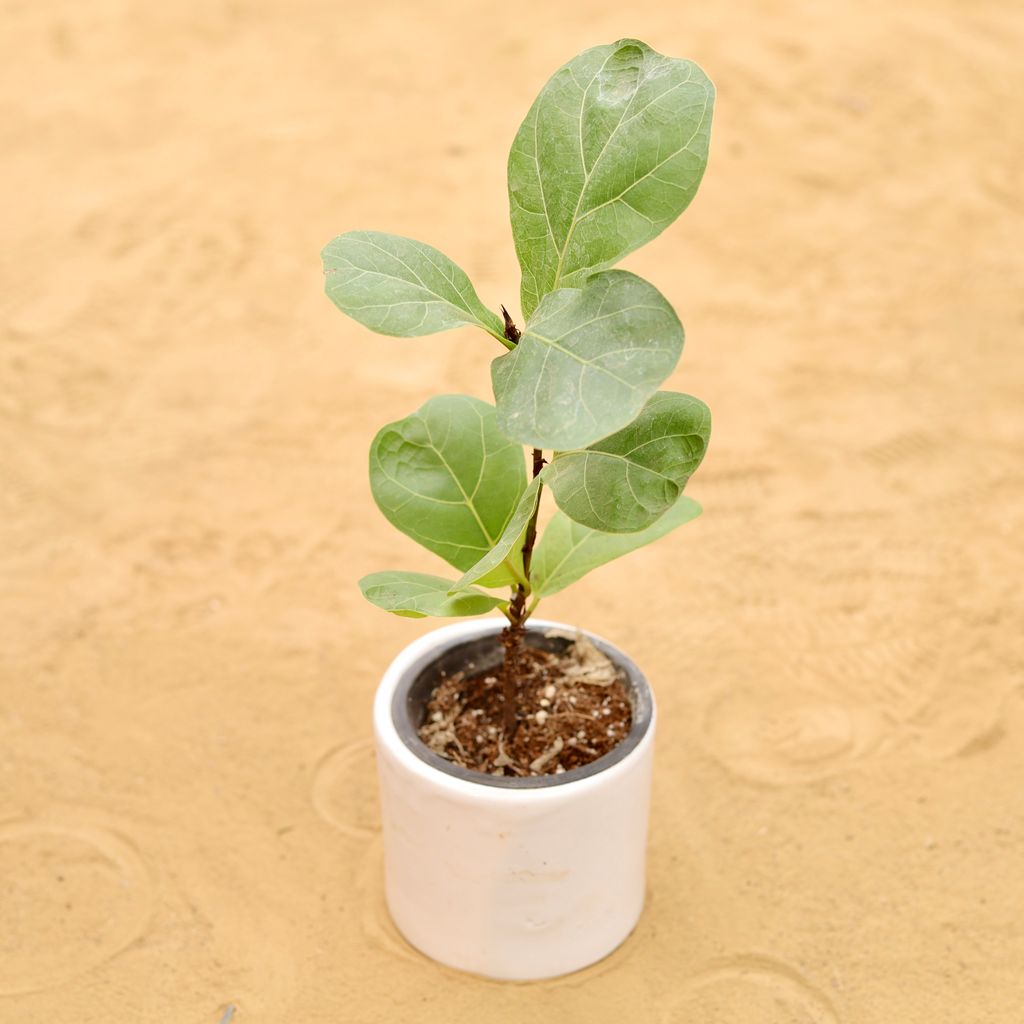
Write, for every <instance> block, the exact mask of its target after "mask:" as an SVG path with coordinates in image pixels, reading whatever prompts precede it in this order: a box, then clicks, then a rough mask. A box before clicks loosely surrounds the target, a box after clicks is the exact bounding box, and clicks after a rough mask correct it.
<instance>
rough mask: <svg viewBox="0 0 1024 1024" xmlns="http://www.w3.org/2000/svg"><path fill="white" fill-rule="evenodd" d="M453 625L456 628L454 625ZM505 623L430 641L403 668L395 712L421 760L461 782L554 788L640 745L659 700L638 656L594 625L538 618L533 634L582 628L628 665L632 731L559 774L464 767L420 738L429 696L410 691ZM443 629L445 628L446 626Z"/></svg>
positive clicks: (401, 733)
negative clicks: (418, 711) (420, 715)
mask: <svg viewBox="0 0 1024 1024" xmlns="http://www.w3.org/2000/svg"><path fill="white" fill-rule="evenodd" d="M448 628H449V629H451V627H448ZM502 628H503V626H502V623H501V622H497V621H495V622H481V623H479V624H478V629H477V630H474V631H473V632H471V633H470V632H467V633H465V634H464V635H463V636H461V637H452V638H451V639H445V640H443V641H441V642H440V644H438V645H434V646H431V647H429V648H428V649H426V650H424V651H423V653H422V654H421V655H420V656H418V657H417V658H415V659H414V660H413V661H411V662H410V663H409V664H407V665H406V666H405V667H404V668H403V671H402V673H401V677H400V679H399V680H398V682H397V684H396V685H395V688H394V691H393V693H392V696H391V702H390V704H391V706H390V717H391V723H392V726H393V728H394V730H395V732H396V734H397V736H398V738H399V740H400V741H401V742H402V743H403V744H404V746H405V747H406V749H407V750H409V751H410V752H411V753H412V754H414V755H415V756H416V757H417V759H418V760H420V761H422V762H423V763H424V764H426V765H428V766H430V767H431V768H434V769H436V770H437V771H440V772H443V773H444V774H445V775H449V776H451V777H453V778H455V779H458V780H459V781H460V782H468V783H471V784H473V785H477V786H488V787H491V788H493V789H504V790H528V789H534V790H536V789H551V788H553V787H555V786H565V785H569V784H571V783H573V782H580V781H582V780H584V779H588V778H593V777H594V776H596V775H600V774H601V773H603V772H605V771H607V770H608V769H610V768H612V767H614V766H615V765H617V764H619V763H620V762H622V761H624V760H625V759H626V757H627V756H628V755H629V754H630V753H632V752H633V751H634V750H635V749H636V748H637V747H638V746H639V745H640V743H641V741H642V740H643V739H644V737H645V736H646V735H647V733H648V731H649V730H650V728H651V724H652V722H653V719H654V702H653V699H652V695H651V689H650V686H649V684H648V682H647V679H646V678H645V676H644V674H643V673H642V672H641V671H640V669H639V668H638V667H637V665H636V664H635V663H634V662H633V660H632V659H631V658H629V657H628V656H627V655H625V654H624V653H623V652H622V651H620V650H619V649H618V648H617V647H615V646H614V645H613V644H611V643H609V642H608V641H607V640H605V639H603V638H602V637H599V636H597V635H596V634H594V633H591V632H590V631H589V630H585V629H579V628H578V627H571V626H565V625H563V624H562V623H558V622H547V621H534V622H529V623H527V626H526V634H527V637H529V636H533V637H535V638H540V639H546V636H545V634H546V633H547V632H548V631H550V630H560V631H567V632H575V633H581V634H583V635H584V636H585V637H587V639H589V640H590V641H591V643H593V644H594V646H595V647H597V649H598V650H599V651H601V652H602V653H603V654H605V655H606V656H607V657H608V658H610V659H611V661H612V662H613V663H614V664H615V665H616V666H617V667H618V668H619V669H621V670H622V672H623V673H624V675H625V685H626V689H627V691H628V693H629V698H630V704H631V707H632V724H631V726H630V730H629V732H628V733H627V734H626V736H625V737H624V738H623V739H622V741H621V742H620V743H619V744H618V745H617V746H616V747H615V748H614V749H612V750H610V751H609V752H608V753H607V754H604V755H603V756H601V757H599V758H597V759H596V760H594V761H591V762H590V763H589V764H585V765H581V766H580V767H578V768H571V769H569V770H568V771H566V772H562V773H561V774H558V775H554V774H549V775H527V776H497V775H488V774H487V773H486V772H478V771H473V770H471V769H468V768H463V767H461V766H460V765H457V764H455V763H454V762H452V761H449V760H448V759H447V758H445V757H442V756H441V755H440V754H437V753H435V752H434V751H433V750H431V749H430V748H429V747H428V746H427V745H426V744H425V743H424V742H423V741H422V740H421V739H420V738H419V735H418V732H417V728H418V727H417V725H416V724H415V723H414V719H413V709H414V707H419V708H422V706H423V704H424V703H425V699H417V698H416V697H414V696H412V695H411V694H410V691H412V690H413V687H414V686H415V685H416V684H417V683H418V682H420V681H421V680H422V679H423V678H424V677H425V674H426V673H427V672H428V671H429V669H430V668H431V667H432V666H433V665H434V664H435V663H436V662H438V661H439V660H441V658H442V657H444V656H445V655H446V654H447V653H449V652H451V651H453V650H458V649H459V648H461V647H468V646H472V645H475V644H479V643H480V641H482V640H483V641H486V640H488V639H490V638H491V637H492V636H495V635H496V634H497V633H499V632H500V631H501V629H502ZM439 632H443V630H441V631H439ZM428 636H430V634H428ZM424 639H426V638H424ZM434 685H436V683H435V684H434ZM432 689H433V686H430V687H429V688H427V690H426V693H427V694H429V693H430V691H431V690H432Z"/></svg>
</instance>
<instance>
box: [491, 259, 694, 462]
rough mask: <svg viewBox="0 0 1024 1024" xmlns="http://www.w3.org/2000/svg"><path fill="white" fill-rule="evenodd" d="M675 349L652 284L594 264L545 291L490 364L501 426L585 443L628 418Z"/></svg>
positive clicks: (561, 443) (547, 440)
mask: <svg viewBox="0 0 1024 1024" xmlns="http://www.w3.org/2000/svg"><path fill="white" fill-rule="evenodd" d="M682 349H683V328H682V325H681V324H680V323H679V320H678V318H677V317H676V314H675V312H674V311H673V309H672V307H671V306H670V305H669V304H668V302H667V301H666V300H665V298H664V296H662V294H661V293H660V292H659V291H658V289H657V288H655V287H654V285H652V284H649V283H648V282H647V281H645V280H644V279H643V278H640V277H637V276H636V275H635V274H629V273H627V272H626V271H624V270H606V271H604V272H602V273H600V274H594V275H593V276H592V277H590V278H589V279H588V280H587V281H586V283H585V284H584V285H583V287H582V288H564V289H561V290H559V291H557V292H554V293H552V294H551V295H547V296H545V298H544V301H543V302H542V303H541V304H540V306H539V307H538V309H537V312H536V313H535V314H534V316H533V318H532V319H531V320H530V321H529V323H528V324H527V325H526V329H525V330H524V331H523V334H522V337H521V338H520V339H519V344H518V345H516V347H515V348H514V349H513V350H512V351H511V352H508V353H507V354H506V355H503V356H501V357H499V358H498V359H495V360H494V362H493V363H492V364H491V380H492V383H493V385H494V396H495V399H496V401H497V408H498V426H499V428H500V429H501V430H502V432H503V433H504V434H505V435H506V436H508V437H511V438H514V439H515V440H516V441H521V442H522V443H523V444H528V445H532V446H533V447H535V448H553V449H564V448H583V447H585V446H586V445H588V444H590V443H591V442H593V441H596V440H597V439H598V438H601V437H605V436H607V435H608V434H610V433H612V432H613V431H615V430H618V429H619V428H620V427H623V426H625V425H626V424H627V423H629V422H631V421H632V420H633V418H634V417H635V416H636V415H637V413H638V412H639V411H640V410H641V408H643V405H644V403H645V402H646V401H647V399H649V398H650V397H651V395H653V394H654V392H655V391H656V390H657V387H658V385H659V384H661V382H662V381H663V380H664V379H665V378H666V377H667V376H668V375H669V374H670V373H671V372H672V369H673V367H674V366H675V365H676V363H677V362H678V360H679V354H680V353H681V352H682Z"/></svg>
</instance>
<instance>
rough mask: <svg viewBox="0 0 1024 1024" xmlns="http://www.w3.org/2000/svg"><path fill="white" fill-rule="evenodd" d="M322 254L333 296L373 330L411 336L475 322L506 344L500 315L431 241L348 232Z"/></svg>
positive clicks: (343, 308)
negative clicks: (485, 302)
mask: <svg viewBox="0 0 1024 1024" xmlns="http://www.w3.org/2000/svg"><path fill="white" fill-rule="evenodd" d="M321 255H322V257H323V263H324V275H325V277H326V282H325V288H326V291H327V295H328V297H329V298H330V299H331V301H332V302H333V303H334V304H335V305H336V306H337V307H338V308H339V309H340V310H341V311H342V312H343V313H347V314H348V315H349V316H350V317H352V318H353V319H355V320H358V321H359V322H360V323H361V324H365V325H366V326H367V327H369V328H370V329H371V330H373V331H377V332H378V333H380V334H391V335H395V336H397V337H400V338H412V337H417V336H419V335H422V334H434V333H435V332H436V331H444V330H447V329H448V328H450V327H461V326H462V325H463V324H476V325H477V326H478V327H482V328H483V329H484V330H485V331H487V332H488V333H489V334H492V335H494V337H496V338H497V339H498V340H499V341H502V343H503V344H504V343H505V342H504V328H503V325H502V322H501V320H500V319H499V318H498V316H497V314H495V313H492V312H491V311H490V310H489V309H487V307H486V306H484V304H483V303H482V302H481V301H480V299H479V298H477V294H476V292H475V291H473V285H472V284H470V281H469V278H468V277H467V276H466V275H465V273H464V272H463V271H462V270H460V269H459V268H458V267H457V266H456V265H455V264H454V263H452V261H451V260H450V259H448V257H447V256H445V255H444V253H442V252H439V251H438V250H437V249H435V248H434V247H433V246H431V245H426V244H425V243H423V242H416V241H414V240H413V239H411V238H403V237H402V236H401V235H386V234H383V233H382V232H380V231H349V232H347V233H346V234H344V235H339V236H338V237H337V238H335V239H334V241H332V242H329V243H328V244H327V245H326V246H325V247H324V251H323V253H322V254H321Z"/></svg>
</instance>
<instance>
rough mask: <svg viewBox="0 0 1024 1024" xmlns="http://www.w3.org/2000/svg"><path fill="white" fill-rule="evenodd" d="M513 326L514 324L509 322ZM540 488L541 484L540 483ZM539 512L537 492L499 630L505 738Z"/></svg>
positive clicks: (539, 462) (540, 462)
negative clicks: (521, 579) (518, 577)
mask: <svg viewBox="0 0 1024 1024" xmlns="http://www.w3.org/2000/svg"><path fill="white" fill-rule="evenodd" d="M513 326H514V325H513ZM543 468H544V453H543V452H542V451H541V450H540V449H539V448H534V449H533V476H534V479H536V478H537V477H538V476H540V472H541V470H542V469H543ZM541 489H543V484H542V485H541ZM539 513H540V494H539V493H538V495H537V505H536V507H535V508H534V510H533V515H532V516H530V521H529V523H527V524H526V536H525V537H524V539H523V575H524V576H525V577H526V585H525V586H524V585H523V584H522V583H520V584H518V585H517V586H516V588H515V590H514V591H513V594H512V600H511V601H510V602H509V606H508V612H507V614H508V625H507V626H506V627H505V628H504V629H503V630H502V631H501V643H502V645H503V646H504V648H505V658H504V662H503V664H502V670H501V677H502V697H503V698H504V703H505V710H504V726H505V737H506V738H507V739H509V740H511V739H512V737H513V736H514V735H515V731H516V725H517V724H518V723H517V719H516V707H517V705H518V703H519V679H520V677H521V676H522V669H523V664H522V663H523V648H524V644H523V637H524V635H525V632H526V630H525V626H526V620H527V619H528V618H529V617H530V613H531V612H532V611H533V609H534V608H535V607H536V605H537V602H536V601H533V602H531V604H530V606H529V607H527V605H526V599H527V597H528V596H529V594H530V562H531V561H532V560H533V546H534V544H535V543H536V541H537V516H538V514H539Z"/></svg>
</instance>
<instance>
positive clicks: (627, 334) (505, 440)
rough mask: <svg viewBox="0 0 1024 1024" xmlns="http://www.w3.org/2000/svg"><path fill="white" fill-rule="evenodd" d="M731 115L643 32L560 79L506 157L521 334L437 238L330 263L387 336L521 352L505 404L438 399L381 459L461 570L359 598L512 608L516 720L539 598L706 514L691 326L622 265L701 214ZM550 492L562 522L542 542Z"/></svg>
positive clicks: (472, 609) (395, 433) (335, 289)
mask: <svg viewBox="0 0 1024 1024" xmlns="http://www.w3.org/2000/svg"><path fill="white" fill-rule="evenodd" d="M713 104H714V87H713V86H712V84H711V82H710V81H709V80H708V78H707V76H706V75H705V74H704V73H703V72H702V71H701V70H700V68H699V67H697V65H696V64H694V63H693V62H692V61H688V60H679V59H675V58H671V57H664V56H662V55H661V54H659V53H656V52H655V51H654V50H652V49H651V48H650V47H648V46H647V45H646V44H644V43H641V42H639V41H637V40H635V39H622V40H619V41H618V42H616V43H611V44H608V45H606V46H596V47H594V48H593V49H589V50H586V51H584V52H583V53H581V54H579V55H578V56H577V57H574V58H573V59H572V60H571V61H569V63H568V64H566V65H565V66H564V67H562V68H561V69H560V70H558V71H557V72H555V74H554V76H553V77H552V78H551V79H550V81H548V83H547V84H546V85H545V86H544V88H543V89H542V90H541V92H540V95H539V96H538V97H537V99H536V100H535V101H534V103H533V106H532V107H531V108H530V110H529V113H528V114H527V115H526V119H525V120H524V121H523V124H522V126H521V127H520V129H519V132H518V133H517V135H516V137H515V140H514V141H513V143H512V150H511V153H510V155H509V161H508V192H509V202H510V208H511V220H512V235H513V240H514V242H515V250H516V254H517V256H518V259H519V265H520V268H521V270H522V282H521V287H520V300H521V308H522V314H523V318H524V319H523V321H522V328H521V329H520V327H519V326H517V324H516V322H515V320H514V319H513V317H512V316H511V314H510V313H509V312H508V311H507V310H506V309H505V307H504V306H502V307H500V309H501V313H500V315H499V314H498V313H497V312H495V311H494V310H492V309H490V308H488V307H487V306H486V305H485V304H484V303H483V302H482V301H481V299H480V298H479V296H478V295H477V293H476V291H475V290H474V288H473V285H472V283H471V282H470V280H469V278H468V276H467V275H466V273H465V272H464V271H463V270H461V269H460V268H459V267H458V266H457V265H456V264H455V263H453V262H452V260H450V259H449V258H448V257H447V256H445V255H444V254H443V253H441V252H440V251H438V250H437V249H435V248H433V247H432V246H430V245H427V244H425V243H423V242H418V241H414V240H412V239H409V238H403V237H400V236H397V235H389V234H383V233H381V232H377V231H349V232H346V233H345V234H343V235H340V236H338V237H337V238H335V239H334V240H333V241H332V242H330V243H329V244H328V245H327V246H326V247H325V248H324V250H323V265H324V273H325V275H326V291H327V295H328V296H329V297H330V299H331V300H332V301H333V302H334V304H335V305H336V306H337V307H338V308H339V309H341V310H342V311H343V312H344V313H347V314H348V315H349V316H350V317H352V318H353V319H355V320H357V321H359V323H361V324H363V325H365V326H366V327H369V328H370V329H371V330H374V331H376V332H378V333H380V334H387V335H392V336H395V337H402V338H412V337H418V336H421V335H427V334H433V333H436V332H437V331H442V330H447V329H450V328H456V327H463V326H466V325H469V326H473V327H477V328H479V329H480V330H482V331H484V332H486V333H487V334H488V335H490V336H491V337H492V338H493V339H494V340H496V341H497V342H499V343H500V344H501V345H502V346H503V348H504V349H505V351H504V352H502V353H501V354H500V355H498V356H497V358H495V359H494V361H493V363H492V364H491V380H492V385H493V391H494V404H493V405H491V404H489V403H487V402H484V401H482V400H480V399H478V398H473V397H470V396H467V395H438V396H435V397H433V398H430V399H428V400H427V401H426V402H425V403H424V404H423V405H422V406H421V407H420V408H419V409H417V410H416V411H415V412H413V413H411V414H410V415H408V416H406V417H405V418H404V419H401V420H399V421H397V422H395V423H390V424H388V425H387V426H385V427H383V428H382V429H381V430H380V431H379V432H378V434H377V436H376V437H375V438H374V440H373V443H372V445H371V446H370V487H371V490H372V492H373V497H374V499H375V500H376V502H377V505H378V507H379V508H380V510H381V511H382V512H383V513H384V515H385V517H386V518H387V519H388V520H389V521H390V522H391V523H392V524H393V525H394V526H395V527H397V528H398V529H399V530H401V531H402V532H403V533H405V534H406V535H407V536H409V537H411V538H412V539H413V540H415V541H417V542H418V543H419V544H421V545H423V547H425V548H427V549H428V550H430V551H432V552H433V553H434V554H436V555H438V556H439V557H440V558H441V559H443V560H444V561H445V562H447V563H448V565H449V566H450V568H451V570H452V571H451V572H450V573H449V574H448V575H447V576H444V577H441V576H433V575H425V574H423V573H412V572H401V571H385V572H376V573H373V574H371V575H370V576H367V577H365V578H364V579H363V580H361V581H360V587H361V589H362V592H363V594H364V595H365V596H366V597H367V599H368V600H370V601H372V602H373V603H374V604H376V605H377V606H379V607H381V608H383V609H385V610H387V611H390V612H392V613H394V614H396V615H404V616H412V617H421V616H427V615H434V616H461V615H480V614H485V613H487V612H491V611H493V610H495V609H497V610H499V611H501V612H502V614H504V615H505V616H506V617H507V619H508V626H507V627H506V628H505V634H504V637H503V640H504V645H505V651H506V654H505V665H504V671H503V686H504V688H505V701H506V705H507V706H511V705H512V704H514V702H515V687H516V679H517V673H518V665H519V657H520V655H521V651H522V637H523V627H524V623H525V622H526V621H527V619H528V618H529V616H530V615H531V614H532V613H533V611H534V609H535V608H536V607H537V603H538V602H539V600H540V599H541V598H542V597H546V596H548V595H549V594H554V593H557V592H558V591H560V590H562V589H563V588H565V587H567V586H568V585H569V584H571V583H574V582H576V581H577V580H578V579H580V578H581V577H583V576H585V575H586V574H587V573H588V572H590V571H591V570H592V569H595V568H597V567H598V566H600V565H603V564H605V563H607V562H609V561H611V560H612V559H615V558H618V557H620V556H621V555H624V554H627V553H628V552H630V551H633V550H635V549H637V548H639V547H642V546H643V545H645V544H648V543H650V542H651V541H654V540H657V539H658V538H659V537H662V536H664V535H665V534H666V533H668V532H669V531H670V530H673V529H675V527H677V526H680V525H682V524H683V523H686V522H689V521H690V520H691V519H694V518H695V517H696V516H697V515H698V514H699V513H700V506H699V505H698V504H697V503H696V502H695V501H693V500H692V499H691V498H689V497H688V496H686V495H684V494H683V488H684V487H685V486H686V482H687V480H688V479H689V478H690V476H691V474H692V473H693V472H694V471H695V470H696V469H697V467H698V466H699V465H700V462H701V459H702V458H703V456H704V452H705V449H706V448H707V444H708V438H709V435H710V429H711V419H710V413H709V411H708V408H707V406H706V405H704V403H703V402H701V401H700V400H699V399H697V398H694V397H692V396H691V395H685V394H678V393H675V392H670V391H662V390H659V388H660V387H661V385H662V384H663V383H664V381H665V380H666V378H667V377H668V376H669V375H670V374H671V373H672V372H673V370H674V369H675V366H676V363H677V361H678V359H679V356H680V354H681V352H682V349H683V328H682V325H681V324H680V322H679V319H678V317H677V316H676V314H675V311H674V310H673V308H672V306H671V304H670V303H669V302H668V300H667V299H666V298H665V297H664V296H663V295H662V294H661V293H660V292H659V291H658V289H657V288H655V287H654V285H653V284H651V283H650V282H648V281H645V280H644V279H643V278H640V277H638V276H637V275H635V274H632V273H629V272H628V271H625V270H617V269H612V268H613V267H614V266H615V264H616V263H618V261H619V260H621V259H622V258H623V257H624V256H626V255H627V254H628V253H630V252H632V251H633V250H634V249H637V248H639V247H640V246H641V245H644V244H645V243H646V242H649V241H650V240H651V239H653V238H654V237H655V236H657V235H658V234H660V232H661V231H663V230H664V229H665V228H666V227H668V225H669V224H671V223H672V222H673V221H674V220H675V219H676V217H678V216H679V214H680V213H682V212H683V210H685V209H686V207H687V205H688V204H689V203H690V200H691V199H692V198H693V196H694V194H695V193H696V191H697V186H698V185H699V184H700V180H701V177H702V176H703V174H704V168H705V165H706V163H707V155H708V143H709V138H710V129H711V113H712V107H713ZM524 446H525V447H526V448H527V449H528V450H529V453H530V454H529V464H530V472H529V473H527V458H526V456H525V453H524V450H523V448H524ZM545 489H546V490H547V491H549V492H550V494H551V495H552V497H553V499H554V502H555V505H556V506H557V509H556V510H555V512H554V514H553V516H552V517H551V518H550V519H549V521H548V523H547V526H546V528H545V529H544V531H543V533H542V535H541V536H540V538H539V539H538V535H537V534H538V520H539V514H540V509H541V502H542V497H543V493H544V491H545ZM495 592H497V593H495Z"/></svg>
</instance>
